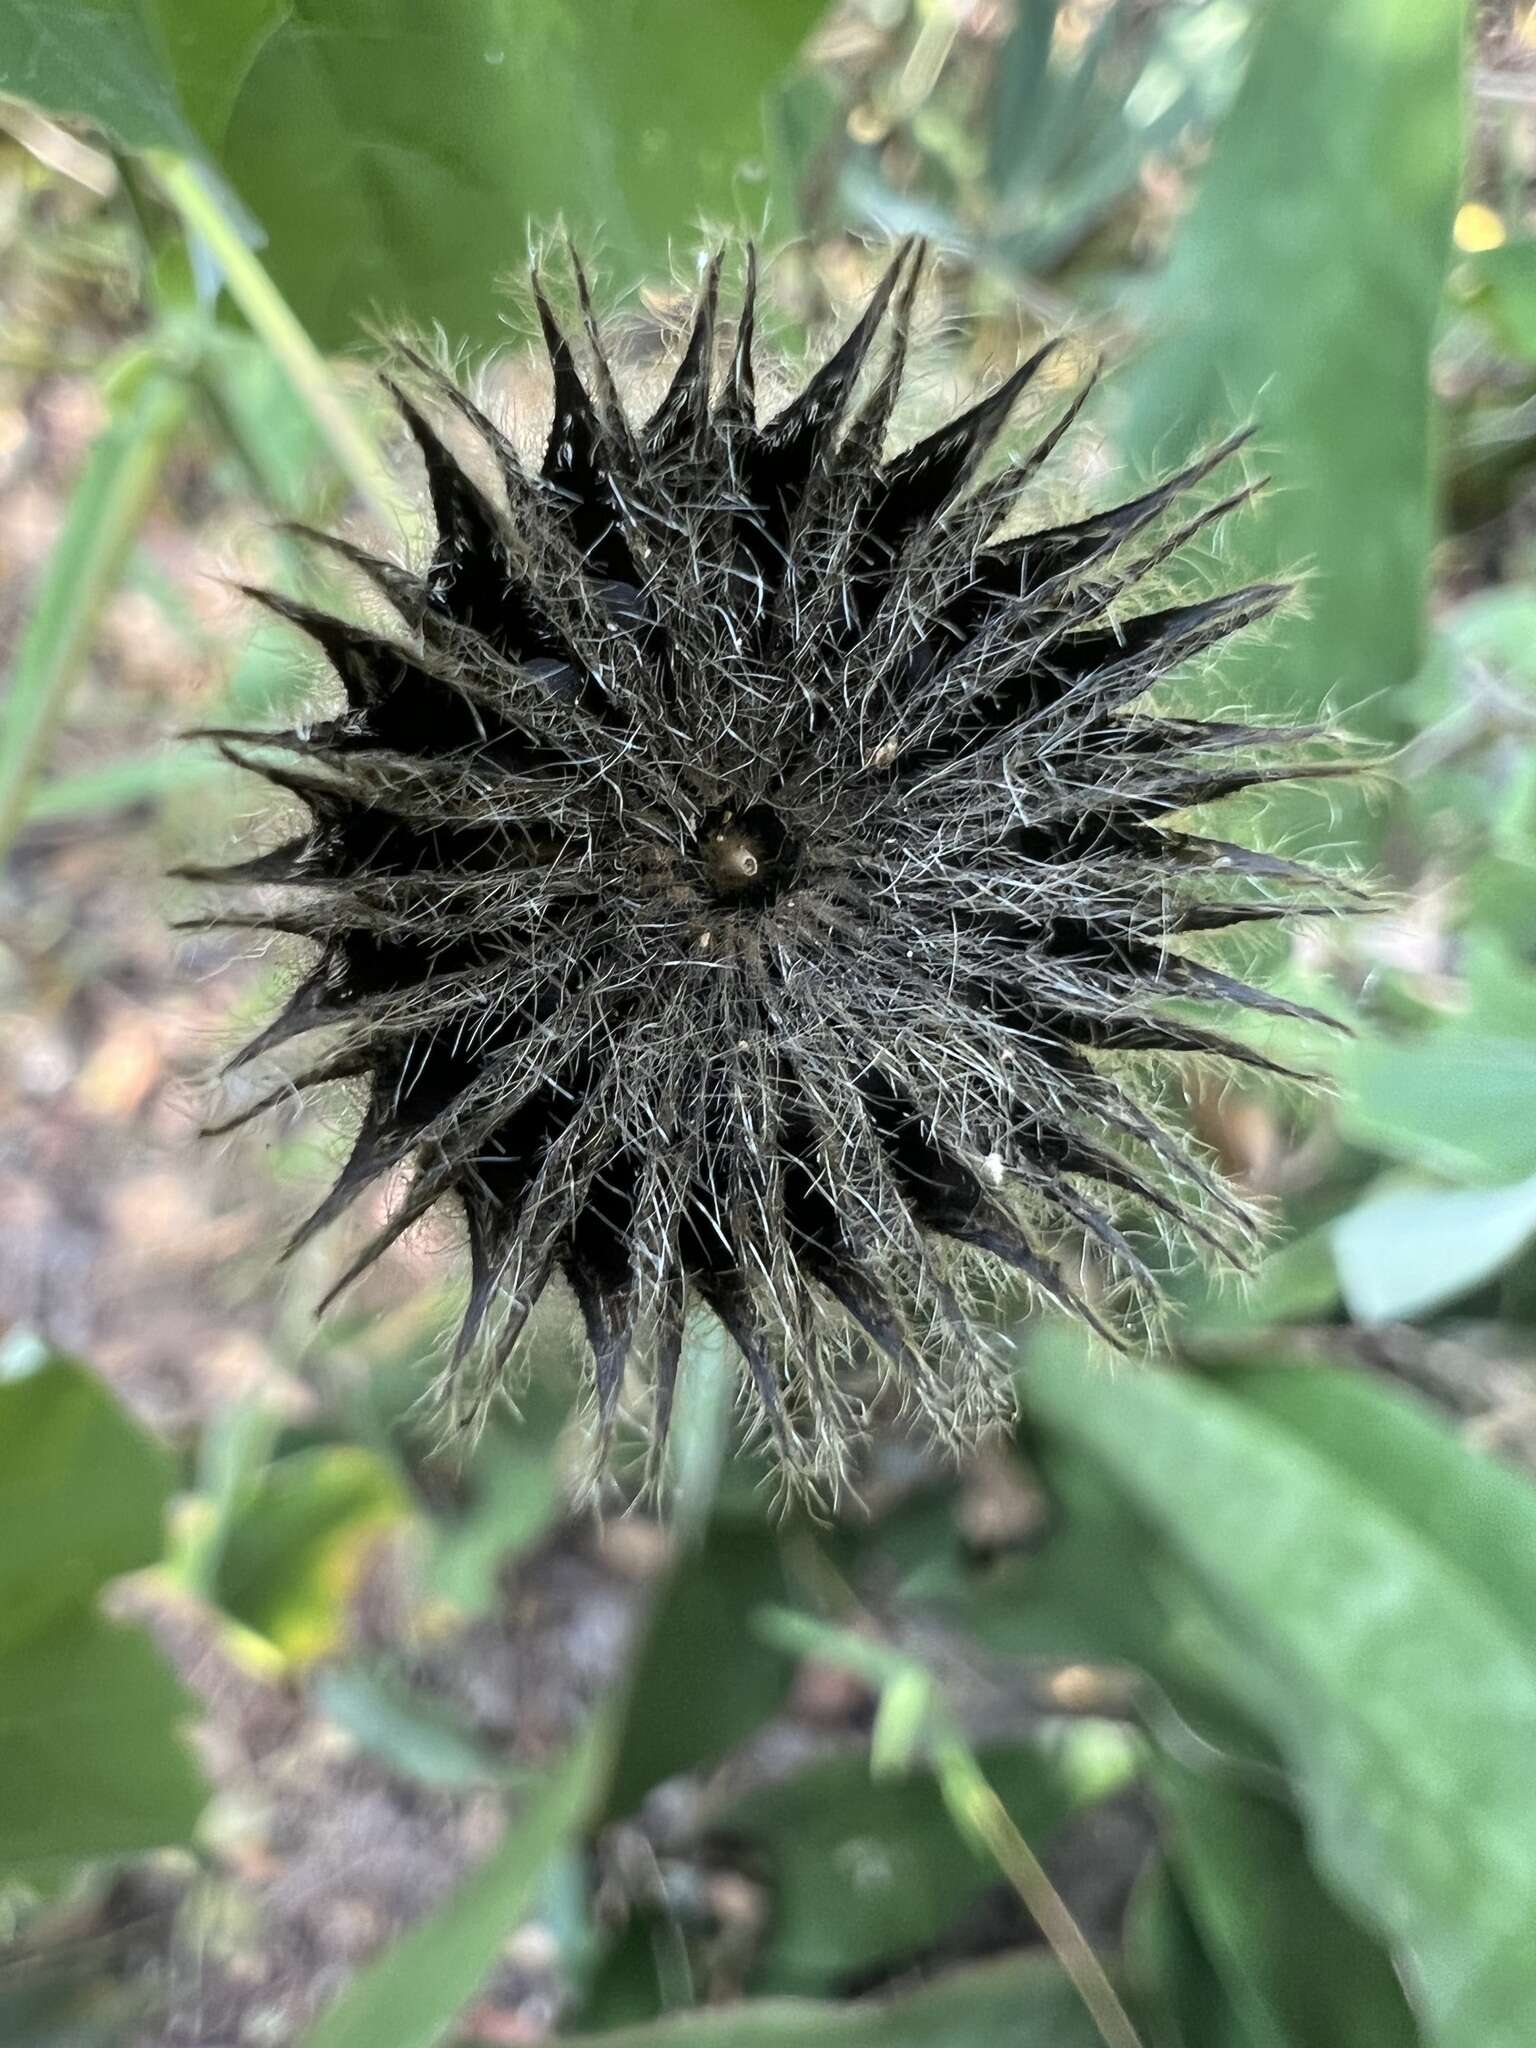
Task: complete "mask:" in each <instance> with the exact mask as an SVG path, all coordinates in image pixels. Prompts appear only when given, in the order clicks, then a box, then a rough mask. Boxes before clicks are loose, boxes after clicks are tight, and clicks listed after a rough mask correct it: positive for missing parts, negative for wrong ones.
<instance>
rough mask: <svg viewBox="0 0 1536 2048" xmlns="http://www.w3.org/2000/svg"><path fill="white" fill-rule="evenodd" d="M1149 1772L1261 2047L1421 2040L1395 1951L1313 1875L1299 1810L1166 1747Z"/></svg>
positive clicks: (1175, 1850) (1196, 1902) (1382, 2046)
mask: <svg viewBox="0 0 1536 2048" xmlns="http://www.w3.org/2000/svg"><path fill="white" fill-rule="evenodd" d="M1151 1782H1152V1785H1153V1787H1154V1789H1155V1791H1156V1792H1157V1795H1158V1798H1159V1800H1160V1801H1161V1804H1162V1806H1163V1809H1164V1812H1165V1813H1166V1815H1167V1816H1168V1820H1169V1853H1170V1856H1171V1859H1172V1862H1173V1864H1174V1867H1175V1868H1176V1869H1177V1871H1178V1873H1179V1875H1180V1877H1181V1879H1182V1881H1183V1888H1184V1892H1185V1896H1186V1898H1187V1900H1188V1902H1189V1905H1190V1910H1191V1912H1192V1913H1193V1916H1194V1918H1195V1921H1196V1922H1197V1924H1198V1925H1199V1927H1200V1930H1201V1934H1202V1947H1203V1948H1204V1950H1205V1952H1206V1954H1207V1955H1208V1956H1209V1958H1210V1960H1211V1962H1212V1964H1213V1966H1214V1968H1215V1970H1216V1973H1217V1975H1218V1976H1219V1977H1220V1979H1221V1982H1222V1984H1223V1987H1224V1988H1225V1991H1226V1994H1227V1997H1228V1999H1229V2000H1230V2002H1231V2005H1232V2007H1233V2010H1234V2011H1235V2012H1236V2013H1237V2014H1238V2016H1239V2018H1240V2021H1241V2023H1242V2026H1243V2028H1244V2030H1245V2032H1246V2034H1247V2035H1249V2036H1251V2038H1252V2040H1253V2041H1254V2042H1255V2044H1258V2048H1338V2044H1339V2043H1341V2042H1348V2044H1349V2048H1416V2044H1417V2043H1418V2041H1419V2039H1420V2036H1419V2031H1418V2028H1417V2026H1416V2025H1415V2023H1414V2019H1413V2015H1412V2013H1411V2012H1410V2011H1409V2009H1408V2005H1407V2003H1406V2001H1405V1999H1404V1997H1403V1992H1402V1987H1401V1986H1400V1984H1399V1983H1398V1980H1397V1976H1396V1974H1395V1972H1394V1971H1393V1968H1392V1964H1391V1961H1390V1959H1389V1957H1388V1956H1387V1954H1386V1952H1385V1950H1384V1949H1383V1948H1382V1947H1381V1946H1380V1944H1379V1943H1378V1942H1376V1941H1373V1940H1372V1939H1371V1937H1370V1936H1369V1935H1367V1934H1366V1933H1365V1932H1364V1931H1363V1930H1362V1929H1361V1928H1360V1927H1359V1926H1357V1925H1356V1923H1355V1922H1354V1921H1353V1920H1351V1919H1350V1918H1349V1917H1348V1916H1347V1915H1346V1914H1345V1913H1344V1912H1343V1910H1342V1909H1341V1908H1340V1907H1339V1906H1338V1905H1337V1904H1336V1903H1335V1901H1334V1900H1332V1899H1331V1898H1330V1897H1329V1896H1328V1894H1327V1892H1325V1891H1324V1890H1323V1888H1322V1886H1321V1885H1320V1884H1319V1883H1318V1881H1317V1878H1316V1877H1315V1876H1314V1874H1313V1872H1312V1869H1311V1867H1310V1865H1309V1863H1308V1861H1307V1854H1306V1841H1305V1838H1304V1836H1303V1834H1302V1830H1301V1828H1300V1826H1299V1825H1298V1823H1297V1821H1296V1819H1295V1817H1294V1815H1292V1814H1291V1813H1289V1812H1287V1811H1286V1809H1285V1808H1284V1807H1283V1806H1280V1805H1278V1804H1277V1803H1276V1802H1275V1801H1274V1800H1273V1799H1267V1798H1265V1797H1264V1796H1262V1794H1259V1793H1257V1792H1252V1791H1248V1790H1246V1789H1244V1787H1243V1786H1242V1785H1241V1784H1240V1783H1239V1782H1237V1780H1236V1779H1235V1778H1234V1777H1232V1776H1231V1775H1230V1774H1227V1775H1222V1774H1220V1773H1218V1772H1215V1771H1206V1772H1201V1771H1194V1770H1190V1769H1188V1768H1186V1767H1185V1766H1183V1765H1181V1764H1178V1763H1175V1762H1174V1761H1173V1760H1172V1759H1171V1758H1169V1757H1167V1756H1161V1757H1159V1758H1157V1759H1156V1761H1155V1762H1154V1765H1153V1768H1152V1774H1151Z"/></svg>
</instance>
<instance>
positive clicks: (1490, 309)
mask: <svg viewBox="0 0 1536 2048" xmlns="http://www.w3.org/2000/svg"><path fill="white" fill-rule="evenodd" d="M1456 281H1457V283H1458V284H1459V285H1461V286H1462V289H1463V296H1464V297H1465V299H1466V301H1467V302H1468V303H1469V304H1470V305H1472V306H1473V307H1474V308H1475V309H1476V310H1477V312H1478V313H1479V314H1480V315H1481V316H1482V317H1483V319H1485V320H1486V321H1487V322H1488V324H1489V326H1490V327H1491V328H1492V329H1493V331H1494V333H1495V334H1496V335H1497V336H1498V338H1499V341H1500V342H1501V343H1502V345H1503V346H1504V347H1505V348H1507V349H1508V350H1509V352H1510V354H1511V355H1514V356H1519V357H1521V358H1522V359H1523V360H1524V361H1525V362H1528V363H1529V362H1536V240H1529V239H1526V240H1520V241H1514V242H1505V243H1504V244H1503V245H1502V246H1501V247H1500V248H1497V249H1481V250H1479V251H1478V253H1477V254H1476V255H1475V256H1466V257H1463V258H1462V260H1461V261H1460V262H1459V263H1458V264H1457V266H1456Z"/></svg>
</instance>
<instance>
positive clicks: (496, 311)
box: [218, 0, 819, 348]
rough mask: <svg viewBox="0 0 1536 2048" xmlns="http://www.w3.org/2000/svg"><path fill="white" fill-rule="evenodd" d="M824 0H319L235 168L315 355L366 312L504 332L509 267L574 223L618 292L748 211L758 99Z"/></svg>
mask: <svg viewBox="0 0 1536 2048" xmlns="http://www.w3.org/2000/svg"><path fill="white" fill-rule="evenodd" d="M818 12H819V0H713V4H712V5H711V6H710V7H709V8H707V9H703V10H701V9H700V8H699V7H698V6H697V5H696V4H694V0H610V4H608V5H605V6H603V7H601V8H599V9H593V8H589V7H573V6H571V5H569V4H567V0H461V4H459V5H457V6H455V7H453V8H431V9H426V8H422V7H421V6H419V5H417V4H416V0H309V4H308V5H306V6H304V7H303V8H302V9H296V10H295V14H294V17H293V18H292V19H290V20H288V21H286V22H284V23H282V24H281V25H280V26H279V27H277V28H276V30H275V31H274V32H273V33H272V34H271V35H269V36H268V37H267V39H266V41H265V42H264V43H263V45H262V47H261V50H260V52H259V54H258V55H257V57H256V60H255V62H254V64H253V65H252V66H251V68H250V71H249V73H248V74H247V76H246V78H245V81H244V83H243V85H242V87H241V89H240V91H239V92H238V94H237V95H236V97H235V102H234V107H233V111H232V113H231V115H230V117H229V120H228V124H227V128H226V131H225V134H224V137H223V139H222V142H221V143H220V146H219V152H218V155H219V161H220V162H221V164H222V166H223V168H224V171H225V173H226V175H227V176H228V178H229V179H230V181H231V183H232V184H233V186H234V188H235V190H236V191H237V192H238V193H239V195H240V197H241V199H242V200H243V201H244V203H245V205H246V206H247V207H248V208H249V210H250V212H251V213H252V214H253V215H254V217H255V218H256V219H257V220H258V221H259V222H260V223H261V225H262V227H263V228H264V229H265V230H266V233H267V235H268V237H269V242H268V245H267V248H266V251H265V259H266V261H267V263H268V266H269V268H270V270H271V274H272V276H273V278H274V279H275V281H276V283H277V285H278V288H279V289H280V290H281V291H282V292H283V294H284V296H285V297H286V298H287V299H288V301H289V303H290V304H291V305H292V306H293V307H294V309H295V311H296V312H297V313H298V314H299V316H300V318H301V319H302V320H303V321H304V323H305V325H306V326H307V327H308V328H309V330H310V332H311V334H312V335H313V336H314V337H315V339H316V340H317V341H318V342H319V343H320V344H321V346H322V347H333V348H334V347H350V346H354V345H355V344H356V343H357V342H358V341H359V340H360V339H361V338H362V327H361V324H360V323H361V322H363V321H365V320H369V319H371V318H382V319H383V320H385V321H389V322H400V321H404V322H407V323H410V324H413V325H418V326H421V325H428V324H430V323H432V322H441V323H442V325H443V327H444V328H445V330H446V331H447V332H448V333H449V334H450V335H451V336H452V337H453V338H454V340H455V341H457V340H459V339H460V338H463V339H468V340H473V341H476V342H479V343H485V342H490V341H495V340H497V339H499V338H501V330H500V326H499V321H500V315H501V313H502V311H503V309H504V301H503V300H502V299H500V298H499V297H498V295H497V291H496V283H497V280H498V279H499V278H501V277H504V276H505V275H506V274H507V273H508V272H510V271H514V270H516V269H517V268H518V266H519V265H520V264H521V263H523V261H524V259H525V255H526V250H527V244H528V234H529V229H530V226H532V227H533V228H535V229H540V228H546V229H547V228H549V227H551V226H552V225H553V224H554V223H555V222H557V221H560V220H563V221H564V222H565V223H566V224H567V225H568V226H569V227H570V229H571V231H572V233H573V234H575V235H576V236H578V237H579V238H580V240H581V241H582V242H583V243H584V244H587V245H588V246H589V247H593V248H595V249H596V251H597V253H598V255H599V258H600V263H601V267H602V269H603V270H604V271H605V272H607V273H609V274H610V275H611V276H612V277H613V279H614V280H615V281H616V282H617V283H618V284H620V285H628V284H630V283H632V282H633V281H634V280H635V279H636V278H638V277H639V276H642V275H644V274H645V273H646V272H647V271H650V270H653V269H655V268H658V267H661V268H665V267H666V266H667V264H668V260H669V254H670V251H671V250H672V249H673V248H676V249H678V250H680V251H682V250H687V249H688V248H689V247H690V246H691V245H692V243H693V241H694V238H695V236H696V234H697V233H698V230H699V225H700V223H701V221H702V220H704V219H706V218H709V219H720V218H723V219H725V220H728V221H736V220H738V219H740V218H741V217H742V216H743V215H745V216H747V217H748V218H749V219H750V218H753V217H755V216H756V214H757V212H758V207H759V204H760V201H759V200H758V199H757V197H756V196H755V195H756V193H757V190H758V188H757V186H756V185H755V184H754V178H756V179H758V180H760V179H761V178H762V176H763V153H764V142H763V132H762V116H761V101H762V96H763V94H764V92H765V91H766V89H767V87H768V86H769V85H770V84H771V83H772V81H773V80H774V78H775V77H776V76H777V75H778V73H779V72H780V71H781V70H782V69H783V68H784V67H785V66H786V65H787V64H788V63H789V62H790V60H791V58H792V57H793V56H794V54H795V51H796V49H797V47H798V46H799V44H800V42H801V41H802V39H803V38H804V36H805V35H806V33H807V32H808V31H809V29H810V27H811V24H812V22H813V21H814V20H815V18H816V15H817V13H818Z"/></svg>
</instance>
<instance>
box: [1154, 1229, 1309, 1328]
mask: <svg viewBox="0 0 1536 2048" xmlns="http://www.w3.org/2000/svg"><path fill="white" fill-rule="evenodd" d="M1167 1292H1168V1296H1169V1299H1170V1300H1172V1301H1175V1302H1178V1303H1179V1304H1181V1307H1182V1315H1181V1318H1180V1325H1179V1327H1180V1330H1181V1332H1185V1333H1189V1334H1194V1333H1196V1332H1198V1333H1199V1334H1200V1335H1201V1336H1202V1337H1203V1336H1205V1335H1207V1334H1208V1333H1214V1332H1217V1331H1221V1330H1237V1329H1252V1328H1254V1327H1256V1326H1257V1325H1259V1324H1263V1323H1292V1322H1321V1321H1322V1320H1324V1319H1325V1318H1326V1317H1327V1316H1328V1314H1329V1313H1330V1311H1331V1310H1332V1309H1333V1307H1334V1305H1335V1303H1336V1302H1337V1301H1338V1299H1339V1275H1338V1270H1337V1268H1336V1266H1335V1263H1334V1247H1333V1243H1332V1240H1331V1238H1330V1236H1329V1233H1328V1231H1326V1230H1309V1231H1306V1232H1304V1233H1303V1234H1302V1235H1301V1236H1299V1237H1293V1238H1292V1239H1291V1240H1290V1242H1289V1243H1284V1242H1282V1243H1281V1244H1279V1245H1278V1246H1277V1247H1276V1249H1275V1250H1273V1251H1271V1252H1269V1253H1267V1254H1266V1255H1265V1257H1264V1258H1263V1259H1262V1260H1261V1262H1260V1264H1259V1267H1258V1270H1257V1272H1255V1273H1254V1275H1253V1277H1252V1278H1251V1279H1249V1278H1247V1277H1246V1276H1244V1277H1243V1278H1241V1279H1236V1280H1234V1279H1233V1278H1232V1277H1231V1276H1229V1275H1226V1274H1222V1273H1219V1272H1216V1271H1214V1270H1212V1269H1211V1268H1209V1267H1198V1268H1196V1269H1195V1270H1194V1271H1193V1272H1191V1273H1188V1274H1182V1273H1181V1274H1178V1275H1176V1276H1175V1277H1174V1279H1173V1281H1172V1282H1171V1283H1170V1284H1169V1286H1168V1289H1167Z"/></svg>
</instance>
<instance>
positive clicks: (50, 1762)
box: [0, 1472, 204, 1869]
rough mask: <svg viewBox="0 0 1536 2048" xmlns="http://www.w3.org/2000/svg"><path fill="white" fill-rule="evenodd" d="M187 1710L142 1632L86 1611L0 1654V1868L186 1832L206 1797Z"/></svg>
mask: <svg viewBox="0 0 1536 2048" xmlns="http://www.w3.org/2000/svg"><path fill="white" fill-rule="evenodd" d="M111 1483H112V1482H111V1477H110V1474H109V1473H106V1472H98V1474H97V1479H96V1484H97V1485H98V1486H101V1487H103V1488H106V1487H110V1485H111ZM77 1498H78V1495H77ZM190 1712H191V1702H190V1701H189V1700H188V1698H187V1696H186V1694H185V1693H184V1692H183V1691H182V1688H181V1686H180V1684H179V1683H178V1681H177V1680H176V1679H175V1678H174V1677H173V1676H172V1674H171V1672H170V1671H169V1670H168V1669H167V1668H166V1665H165V1663H164V1662H163V1660H162V1659H161V1657H160V1654H159V1652H158V1651H157V1650H156V1649H155V1648H154V1646H153V1644H152V1643H151V1642H150V1641H149V1639H148V1637H146V1636H145V1635H144V1634H143V1632H142V1631H141V1630H139V1629H135V1628H119V1627H117V1626H115V1625H114V1624H113V1623H111V1622H108V1621H103V1620H102V1619H101V1617H100V1616H99V1615H96V1614H92V1613H89V1612H84V1611H82V1612H80V1613H75V1614H67V1615H63V1616H60V1617H59V1618H57V1619H56V1620H54V1621H53V1622H51V1623H50V1624H49V1626H48V1627H46V1628H45V1629H44V1630H43V1631H42V1632H41V1634H38V1635H33V1636H31V1637H29V1639H28V1640H27V1642H26V1643H24V1644H23V1645H22V1646H21V1647H20V1648H19V1649H14V1650H10V1651H7V1652H6V1653H5V1654H4V1655H3V1656H0V1868H5V1867H16V1866H20V1867H21V1868H23V1869H47V1868H49V1867H50V1866H54V1865H58V1864H67V1863H74V1862H80V1861H84V1860H87V1859H89V1858H94V1857H102V1856H126V1855H129V1854H131V1853H133V1852H135V1851H139V1850H144V1849H157V1848H160V1847H162V1846H163V1845H164V1844H166V1843H170V1842H184V1841H187V1840H189V1839H190V1837H191V1834H192V1830H193V1828H194V1827H195V1826H196V1824H197V1817H198V1815H199V1813H200V1812H201V1811H202V1806H203V1797H204V1794H203V1788H202V1785H201V1784H200V1782H199V1780H198V1775H197V1772H196V1770H195V1769H194V1768H193V1763H192V1756H191V1752H190V1750H189V1749H188V1748H187V1747H186V1745H185V1743H184V1742H183V1740H182V1738H181V1735H180V1732H179V1727H180V1723H181V1722H182V1721H184V1720H185V1719H186V1718H187V1717H188V1715H189V1714H190Z"/></svg>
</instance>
